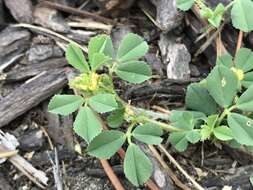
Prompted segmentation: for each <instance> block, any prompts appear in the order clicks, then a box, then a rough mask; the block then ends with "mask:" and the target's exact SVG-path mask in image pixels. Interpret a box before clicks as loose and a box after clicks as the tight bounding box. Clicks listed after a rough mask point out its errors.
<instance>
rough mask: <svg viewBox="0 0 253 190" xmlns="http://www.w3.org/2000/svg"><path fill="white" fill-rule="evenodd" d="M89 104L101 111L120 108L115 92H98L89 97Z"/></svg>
mask: <svg viewBox="0 0 253 190" xmlns="http://www.w3.org/2000/svg"><path fill="white" fill-rule="evenodd" d="M88 102H89V105H90V106H91V107H92V108H93V109H94V110H96V111H97V112H99V113H105V112H110V111H113V110H115V109H117V108H118V104H117V102H116V100H115V97H114V95H113V94H105V93H104V94H98V95H95V96H92V97H91V98H90V99H89V101H88Z"/></svg>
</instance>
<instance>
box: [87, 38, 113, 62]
mask: <svg viewBox="0 0 253 190" xmlns="http://www.w3.org/2000/svg"><path fill="white" fill-rule="evenodd" d="M96 53H103V54H104V55H105V56H108V57H110V58H112V57H113V54H114V50H113V45H112V40H111V38H110V37H109V36H107V35H104V34H102V35H98V36H95V37H93V38H91V40H90V41H89V45H88V57H89V61H91V60H92V59H93V56H94V55H95V54H96Z"/></svg>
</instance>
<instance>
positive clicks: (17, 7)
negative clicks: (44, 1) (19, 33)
mask: <svg viewBox="0 0 253 190" xmlns="http://www.w3.org/2000/svg"><path fill="white" fill-rule="evenodd" d="M4 3H5V5H6V7H8V9H9V10H10V12H11V14H12V16H13V17H14V18H15V19H16V20H17V21H18V22H25V23H32V20H33V17H32V12H33V6H32V2H31V1H30V0H4Z"/></svg>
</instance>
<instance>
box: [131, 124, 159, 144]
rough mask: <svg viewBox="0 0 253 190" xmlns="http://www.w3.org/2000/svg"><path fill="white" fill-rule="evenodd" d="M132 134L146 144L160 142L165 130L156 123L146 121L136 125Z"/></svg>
mask: <svg viewBox="0 0 253 190" xmlns="http://www.w3.org/2000/svg"><path fill="white" fill-rule="evenodd" d="M132 134H133V137H134V138H136V139H137V140H139V141H141V142H144V143H146V144H160V143H161V142H162V138H161V137H160V136H161V135H162V134H163V131H162V130H161V128H160V127H159V126H156V125H155V124H152V123H146V124H143V125H139V126H138V127H136V128H135V129H134V131H133V133H132Z"/></svg>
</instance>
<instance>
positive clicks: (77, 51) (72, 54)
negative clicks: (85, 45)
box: [66, 43, 90, 73]
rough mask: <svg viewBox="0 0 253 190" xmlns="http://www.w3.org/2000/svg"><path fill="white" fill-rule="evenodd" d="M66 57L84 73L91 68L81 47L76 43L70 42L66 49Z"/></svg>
mask: <svg viewBox="0 0 253 190" xmlns="http://www.w3.org/2000/svg"><path fill="white" fill-rule="evenodd" d="M66 59H67V61H68V63H69V64H70V65H72V66H73V67H74V68H76V69H78V70H79V71H80V72H82V73H84V72H88V71H89V70H90V68H89V65H88V63H87V61H86V59H85V57H84V55H83V52H82V50H81V48H79V47H78V46H77V45H76V44H74V43H70V44H69V45H68V47H67V50H66Z"/></svg>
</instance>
